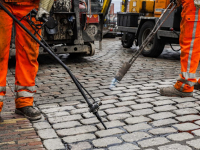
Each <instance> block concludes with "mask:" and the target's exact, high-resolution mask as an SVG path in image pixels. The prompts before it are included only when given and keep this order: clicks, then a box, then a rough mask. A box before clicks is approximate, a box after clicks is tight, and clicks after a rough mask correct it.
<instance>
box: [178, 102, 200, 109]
mask: <svg viewBox="0 0 200 150" xmlns="http://www.w3.org/2000/svg"><path fill="white" fill-rule="evenodd" d="M176 106H177V107H178V108H189V107H192V108H194V107H197V106H199V105H198V104H197V103H195V102H186V103H180V104H177V105H176ZM195 109H196V108H195Z"/></svg>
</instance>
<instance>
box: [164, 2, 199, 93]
mask: <svg viewBox="0 0 200 150" xmlns="http://www.w3.org/2000/svg"><path fill="white" fill-rule="evenodd" d="M181 2H182V7H183V8H182V13H181V17H182V20H181V25H180V30H181V32H180V38H179V43H180V46H181V56H180V61H181V74H180V78H179V79H178V80H177V82H176V84H175V85H174V86H172V87H165V88H162V89H160V93H161V95H164V96H180V97H192V96H193V90H194V88H195V89H200V80H198V81H197V80H196V78H195V73H196V70H197V67H198V64H199V60H200V46H199V43H200V11H199V8H200V0H181Z"/></svg>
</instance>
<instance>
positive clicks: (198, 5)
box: [194, 0, 200, 9]
mask: <svg viewBox="0 0 200 150" xmlns="http://www.w3.org/2000/svg"><path fill="white" fill-rule="evenodd" d="M194 6H195V7H196V8H198V9H199V8H200V0H194Z"/></svg>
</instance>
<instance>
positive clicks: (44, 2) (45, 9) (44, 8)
mask: <svg viewBox="0 0 200 150" xmlns="http://www.w3.org/2000/svg"><path fill="white" fill-rule="evenodd" d="M53 3H54V0H40V3H39V8H38V12H37V15H36V20H40V18H42V17H46V18H48V16H49V12H50V10H51V7H52V6H53Z"/></svg>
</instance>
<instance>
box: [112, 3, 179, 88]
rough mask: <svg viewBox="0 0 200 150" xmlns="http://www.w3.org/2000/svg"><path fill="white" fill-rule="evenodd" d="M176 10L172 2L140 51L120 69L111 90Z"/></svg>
mask: <svg viewBox="0 0 200 150" xmlns="http://www.w3.org/2000/svg"><path fill="white" fill-rule="evenodd" d="M170 7H171V9H170V11H169V13H168V14H167V16H166V17H165V18H164V19H163V16H164V15H165V14H166V12H167V10H168V9H169V8H170ZM175 8H176V2H174V1H171V2H170V4H169V5H168V6H167V8H166V9H165V10H164V11H163V13H162V14H161V16H160V17H159V18H158V20H157V22H156V24H155V26H154V28H153V29H152V31H151V32H150V34H149V35H148V36H147V38H146V39H145V40H144V42H143V43H142V44H141V46H140V47H139V49H138V50H137V52H135V53H134V54H133V56H132V57H131V59H130V60H129V61H128V62H125V63H124V64H123V65H122V67H121V68H120V69H119V71H118V73H117V74H116V76H115V77H114V78H113V80H112V83H111V85H110V88H112V87H114V86H115V85H116V83H117V82H119V81H121V80H122V78H123V77H124V75H125V74H126V73H127V71H128V70H129V69H130V67H131V65H132V64H133V63H134V62H135V60H136V59H137V58H138V56H139V55H140V54H141V52H142V51H143V50H144V48H145V47H146V46H147V44H148V43H149V42H150V40H151V39H152V38H153V37H154V35H155V34H156V33H157V31H158V30H159V29H160V27H161V26H162V24H163V23H164V22H165V21H166V20H167V18H168V17H169V15H170V14H171V13H172V12H173V11H174V9H175ZM161 19H163V21H162V22H160V21H161Z"/></svg>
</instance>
